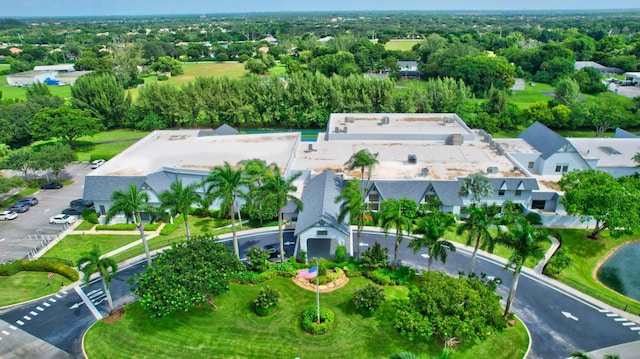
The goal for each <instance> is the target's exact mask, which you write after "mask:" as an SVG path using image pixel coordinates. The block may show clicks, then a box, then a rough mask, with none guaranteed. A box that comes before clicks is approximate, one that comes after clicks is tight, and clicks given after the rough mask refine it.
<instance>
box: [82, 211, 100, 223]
mask: <svg viewBox="0 0 640 359" xmlns="http://www.w3.org/2000/svg"><path fill="white" fill-rule="evenodd" d="M82 218H83V219H84V220H85V221H87V222H89V223H93V224H98V213H96V211H94V210H92V209H89V208H87V209H84V210H83V211H82Z"/></svg>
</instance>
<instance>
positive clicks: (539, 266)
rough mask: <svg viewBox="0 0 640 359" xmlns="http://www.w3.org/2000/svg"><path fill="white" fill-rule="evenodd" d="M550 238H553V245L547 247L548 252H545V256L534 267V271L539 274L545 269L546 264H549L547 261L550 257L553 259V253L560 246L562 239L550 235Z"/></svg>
mask: <svg viewBox="0 0 640 359" xmlns="http://www.w3.org/2000/svg"><path fill="white" fill-rule="evenodd" d="M549 239H550V240H551V247H549V249H547V252H546V253H545V254H544V258H542V259H541V260H540V262H538V264H537V265H536V266H535V267H534V268H533V271H534V272H536V273H538V274H542V270H543V269H544V266H545V265H547V262H549V259H551V257H552V256H553V254H554V253H555V252H556V250H558V248H559V247H560V241H559V240H558V239H557V238H556V237H553V236H549Z"/></svg>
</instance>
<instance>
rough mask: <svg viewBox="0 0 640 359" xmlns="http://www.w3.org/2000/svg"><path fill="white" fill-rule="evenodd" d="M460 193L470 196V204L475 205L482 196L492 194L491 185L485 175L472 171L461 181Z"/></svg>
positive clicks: (463, 195)
mask: <svg viewBox="0 0 640 359" xmlns="http://www.w3.org/2000/svg"><path fill="white" fill-rule="evenodd" d="M460 195H461V196H462V197H467V196H471V204H472V205H476V204H477V203H478V202H480V199H481V198H482V197H491V196H493V186H491V182H489V180H488V179H487V177H485V176H483V175H481V174H479V173H472V174H470V175H468V176H467V177H465V179H464V180H463V181H462V188H461V189H460Z"/></svg>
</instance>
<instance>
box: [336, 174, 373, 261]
mask: <svg viewBox="0 0 640 359" xmlns="http://www.w3.org/2000/svg"><path fill="white" fill-rule="evenodd" d="M365 190H366V188H365ZM363 193H364V191H363V187H362V186H360V183H359V181H357V180H352V181H347V183H346V185H345V187H344V188H343V189H342V192H340V194H339V195H338V197H336V203H340V212H339V213H338V222H340V223H342V222H343V221H344V220H345V219H346V218H347V216H349V218H350V219H351V222H352V223H353V222H355V223H356V224H357V226H358V229H357V230H356V258H357V259H360V241H361V238H362V229H363V227H364V216H365V214H366V211H367V207H366V204H365V203H364V195H363Z"/></svg>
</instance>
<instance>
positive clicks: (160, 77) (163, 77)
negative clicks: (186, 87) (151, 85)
mask: <svg viewBox="0 0 640 359" xmlns="http://www.w3.org/2000/svg"><path fill="white" fill-rule="evenodd" d="M167 80H169V76H167V75H164V74H163V75H158V81H167Z"/></svg>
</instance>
